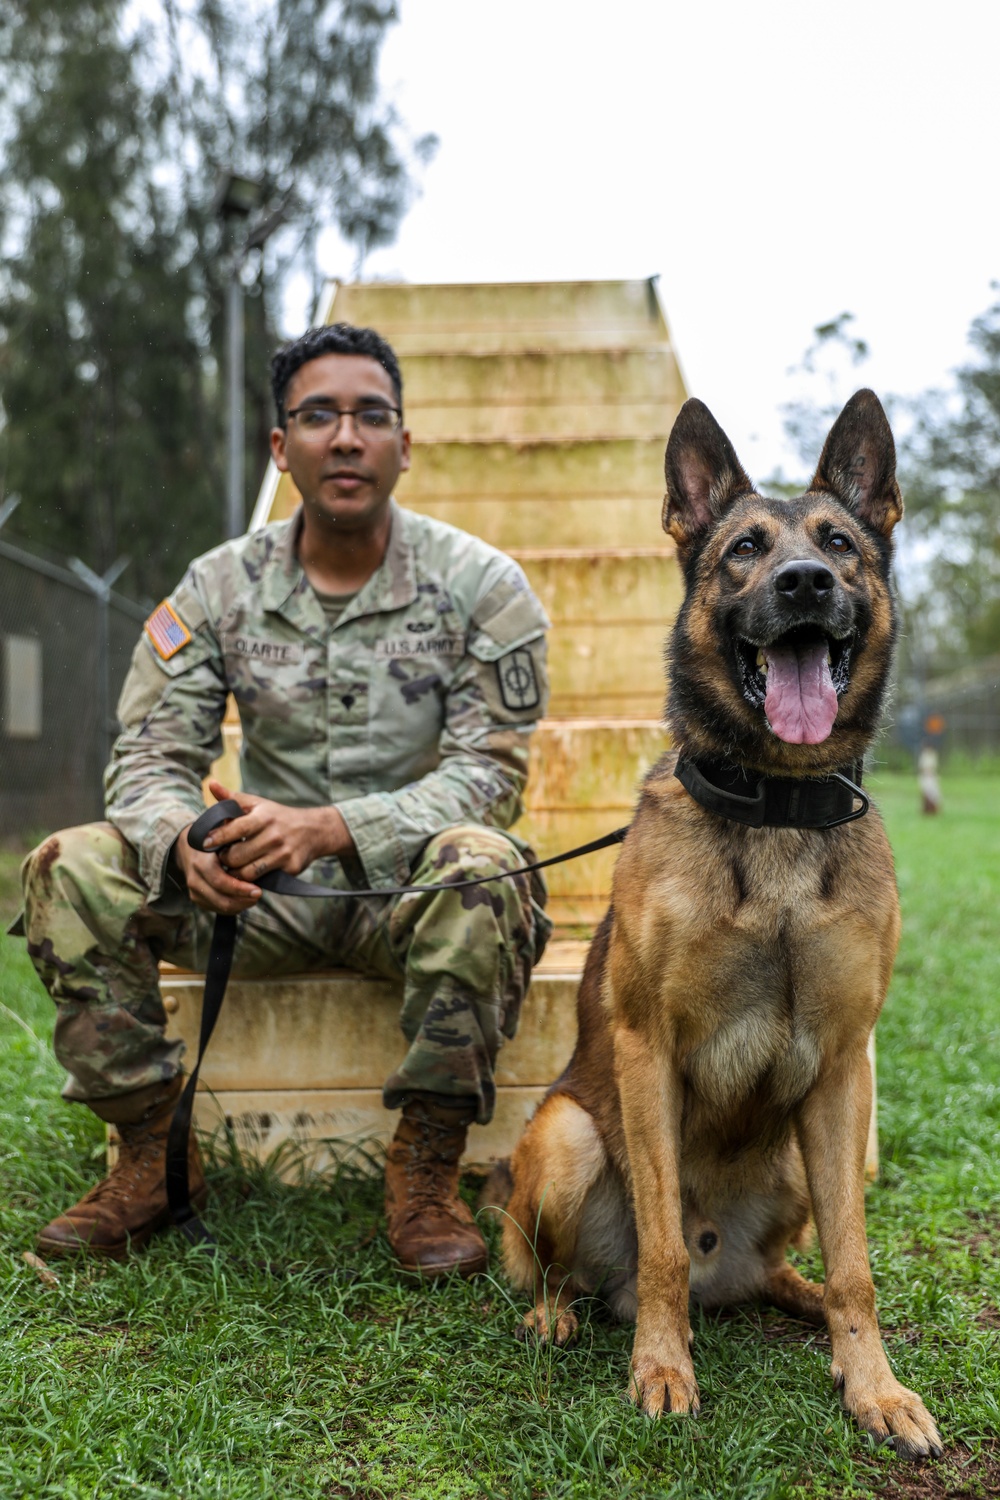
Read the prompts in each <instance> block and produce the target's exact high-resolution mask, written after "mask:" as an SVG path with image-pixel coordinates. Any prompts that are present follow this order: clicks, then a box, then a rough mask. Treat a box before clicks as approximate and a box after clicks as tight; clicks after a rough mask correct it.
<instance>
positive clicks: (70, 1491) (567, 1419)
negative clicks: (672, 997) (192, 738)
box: [0, 777, 1000, 1500]
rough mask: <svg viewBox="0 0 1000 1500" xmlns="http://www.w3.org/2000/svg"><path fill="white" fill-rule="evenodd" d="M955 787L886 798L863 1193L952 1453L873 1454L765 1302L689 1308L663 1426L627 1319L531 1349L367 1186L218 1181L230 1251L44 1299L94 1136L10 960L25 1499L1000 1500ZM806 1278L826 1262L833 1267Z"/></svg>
mask: <svg viewBox="0 0 1000 1500" xmlns="http://www.w3.org/2000/svg"><path fill="white" fill-rule="evenodd" d="M944 791H945V799H946V811H945V813H944V815H943V816H942V817H940V818H939V819H923V818H921V817H920V816H919V814H918V812H917V796H916V789H915V787H914V785H913V782H912V779H907V780H904V779H902V778H899V779H897V778H894V777H883V779H882V781H881V783H878V784H877V795H878V797H879V800H880V802H881V805H882V807H883V810H884V812H885V815H886V819H887V822H888V825H889V829H890V833H891V836H892V839H893V843H894V846H895V849H896V855H897V863H898V871H899V882H900V889H901V893H902V897H903V905H904V912H905V934H904V939H903V946H902V949H901V953H900V958H899V962H898V966H897V970H896V977H895V980H894V982H893V987H892V993H891V996H890V999H889V1003H888V1006H887V1008H886V1011H885V1014H884V1017H883V1019H882V1021H881V1022H880V1025H879V1030H878V1049H879V1054H878V1060H879V1090H880V1122H881V1149H882V1167H883V1170H882V1176H881V1179H880V1181H879V1183H878V1184H877V1185H876V1186H874V1187H872V1188H871V1189H870V1192H869V1200H868V1224H869V1237H870V1243H871V1250H872V1261H873V1268H874V1273H875V1281H876V1285H877V1288H878V1293H879V1304H880V1312H881V1317H882V1322H883V1328H884V1332H885V1339H886V1344H887V1347H888V1350H889V1354H890V1358H891V1360H892V1362H893V1364H894V1367H895V1369H896V1371H897V1374H898V1375H899V1376H900V1378H901V1379H902V1380H903V1382H904V1383H905V1384H907V1385H910V1386H912V1387H914V1388H915V1389H917V1390H918V1391H920V1393H921V1394H922V1395H923V1396H924V1398H925V1400H926V1401H927V1403H928V1405H929V1407H930V1408H931V1410H932V1412H933V1413H934V1414H935V1416H936V1417H937V1419H938V1421H939V1423H940V1426H941V1429H942V1433H943V1435H944V1439H945V1443H946V1447H947V1449H948V1455H947V1458H946V1460H945V1462H944V1463H942V1464H938V1465H933V1466H928V1467H925V1468H916V1469H915V1468H913V1467H912V1466H907V1465H905V1464H903V1463H901V1462H900V1461H899V1460H897V1459H896V1458H895V1456H894V1455H893V1454H892V1453H891V1452H889V1451H888V1450H886V1449H884V1448H883V1449H876V1448H874V1447H873V1446H872V1445H871V1443H870V1442H869V1440H868V1439H867V1438H866V1437H865V1436H864V1435H863V1434H861V1433H860V1432H859V1431H857V1430H856V1429H855V1428H854V1427H852V1426H851V1424H850V1423H849V1422H848V1421H847V1419H846V1418H845V1417H844V1416H843V1414H842V1413H841V1412H840V1410H839V1406H838V1403H837V1400H836V1397H835V1395H834V1393H833V1391H832V1389H831V1385H830V1380H829V1375H828V1369H827V1366H828V1362H829V1350H828V1345H827V1341H826V1338H825V1336H824V1335H822V1334H819V1333H817V1332H816V1331H814V1330H810V1329H807V1328H805V1327H802V1326H798V1325H796V1324H795V1323H794V1322H792V1321H791V1320H789V1319H784V1318H781V1317H779V1316H777V1315H776V1314H772V1313H768V1312H759V1311H757V1310H753V1309H749V1310H746V1311H741V1312H738V1313H735V1314H732V1315H727V1316H715V1315H711V1316H705V1315H701V1316H697V1315H696V1317H695V1320H694V1323H695V1332H696V1337H697V1349H696V1364H697V1370H698V1376H699V1381H700V1384H701V1393H702V1408H703V1416H702V1417H701V1418H700V1419H699V1420H698V1421H696V1422H695V1421H684V1420H679V1419H676V1418H670V1417H667V1418H666V1419H664V1420H663V1421H662V1422H660V1423H659V1424H653V1423H650V1422H648V1421H647V1420H646V1419H645V1418H643V1417H641V1416H639V1415H638V1414H637V1413H636V1412H634V1411H633V1410H632V1409H631V1408H630V1407H629V1406H627V1405H626V1404H625V1403H624V1402H623V1401H622V1399H621V1392H622V1390H623V1388H624V1386H625V1381H626V1374H627V1366H628V1352H629V1346H630V1342H631V1329H629V1328H616V1327H614V1326H613V1325H611V1324H609V1323H607V1322H604V1321H602V1320H601V1319H600V1318H599V1317H598V1316H597V1315H596V1313H595V1314H593V1315H591V1316H590V1318H589V1319H588V1321H586V1322H585V1325H584V1330H583V1332H584V1336H583V1339H582V1340H581V1344H580V1346H579V1347H578V1348H577V1349H576V1350H573V1351H570V1352H568V1353H562V1354H553V1353H550V1352H546V1351H538V1350H533V1349H529V1348H526V1347H524V1346H523V1345H520V1344H518V1343H517V1342H515V1340H514V1339H513V1337H512V1330H513V1327H514V1324H515V1322H516V1320H517V1315H518V1308H517V1307H516V1305H515V1304H514V1302H513V1301H512V1300H511V1297H510V1296H509V1294H508V1292H507V1290H506V1289H505V1287H504V1284H503V1281H502V1278H501V1277H500V1275H499V1273H497V1275H496V1277H495V1279H490V1280H486V1279H483V1280H480V1281H478V1282H474V1283H471V1284H463V1283H455V1284H453V1285H446V1286H443V1287H438V1288H436V1289H422V1288H420V1287H415V1286H411V1285H409V1284H407V1283H405V1282H403V1281H401V1280H400V1279H399V1278H398V1277H397V1275H396V1273H395V1271H394V1269H393V1265H392V1260H391V1256H390V1254H389V1251H388V1247H387V1245H386V1243H385V1240H384V1237H383V1234H382V1229H381V1220H380V1211H379V1207H380V1206H379V1192H378V1189H377V1186H376V1185H375V1184H373V1183H371V1182H366V1181H364V1180H359V1179H355V1178H352V1177H350V1176H349V1175H347V1174H345V1175H344V1176H342V1178H341V1179H340V1180H339V1181H338V1182H336V1183H334V1184H332V1185H331V1186H330V1187H328V1188H317V1187H313V1188H308V1187H296V1188H290V1187H285V1186H282V1185H281V1184H280V1183H278V1182H276V1180H275V1179H274V1176H273V1175H272V1174H269V1173H268V1172H267V1171H263V1170H260V1169H256V1168H254V1169H249V1168H240V1167H239V1166H237V1165H233V1164H228V1165H227V1164H226V1163H224V1162H220V1163H217V1164H216V1167H215V1169H214V1172H213V1174H212V1176H213V1182H214V1187H215V1196H214V1198H213V1200H212V1205H211V1211H210V1221H211V1224H212V1226H213V1228H214V1229H215V1231H216V1232H217V1233H218V1236H219V1238H220V1240H221V1242H222V1244H223V1246H224V1254H223V1255H222V1256H221V1257H220V1258H219V1259H217V1260H214V1261H212V1260H209V1259H207V1258H206V1257H205V1256H204V1255H202V1254H199V1253H194V1252H191V1251H185V1250H184V1249H183V1247H182V1244H181V1243H180V1242H179V1240H178V1239H177V1238H176V1237H175V1236H174V1235H168V1236H165V1237H162V1238H161V1239H160V1240H159V1241H157V1242H156V1243H155V1244H154V1245H153V1246H152V1247H151V1248H150V1250H149V1251H148V1252H147V1253H146V1254H144V1255H141V1256H137V1257H136V1258H135V1259H134V1260H133V1261H131V1262H129V1263H128V1264H126V1265H123V1266H117V1265H106V1266H96V1267H88V1266H85V1265H80V1266H78V1267H76V1268H70V1269H60V1270H59V1276H60V1280H59V1284H58V1286H56V1287H49V1286H46V1285H44V1284H43V1282H42V1281H41V1280H40V1279H39V1277H38V1276H37V1274H36V1273H35V1272H33V1271H32V1270H31V1269H30V1268H29V1267H28V1266H26V1265H25V1264H24V1262H23V1260H22V1252H23V1251H25V1250H27V1249H30V1248H31V1246H32V1242H33V1237H34V1233H35V1231H36V1229H37V1228H38V1226H39V1225H40V1224H42V1223H44V1222H45V1221H46V1220H47V1219H48V1218H49V1217H50V1216H51V1215H52V1214H54V1213H56V1212H57V1211H58V1210H59V1209H60V1208H61V1207H62V1206H63V1205H65V1204H66V1203H67V1202H69V1201H71V1200H72V1199H74V1198H75V1197H76V1196H77V1195H78V1193H79V1192H80V1191H82V1190H83V1189H84V1188H85V1187H86V1186H88V1185H89V1184H90V1183H91V1182H92V1180H93V1179H94V1177H95V1175H96V1174H97V1172H98V1171H99V1169H100V1166H101V1160H102V1153H103V1145H102V1137H101V1127H100V1126H99V1125H98V1123H97V1121H96V1120H94V1119H92V1118H91V1117H90V1116H89V1115H88V1113H87V1112H86V1111H85V1110H82V1109H79V1108H71V1107H69V1106H67V1105H64V1104H62V1103H60V1102H59V1100H58V1090H59V1087H60V1083H61V1075H60V1070H59V1069H58V1067H57V1066H56V1065H55V1063H54V1062H53V1061H52V1059H51V1056H50V1054H49V1051H48V1037H49V1032H50V1024H51V1017H50V1013H49V1002H48V1000H47V998H46V997H45V996H44V994H42V992H41V991H40V989H39V987H38V986H37V984H36V982H35V980H34V977H33V975H32V973H31V971H30V968H29V966H28V964H27V961H26V958H25V956H24V953H23V945H22V944H21V943H19V942H16V941H7V942H5V943H4V945H3V946H2V947H0V998H2V1001H3V1004H4V1006H5V1007H6V1009H5V1010H3V1011H0V1038H2V1052H0V1141H2V1146H0V1151H2V1164H0V1174H2V1177H0V1236H2V1240H0V1298H2V1306H3V1320H4V1338H3V1342H2V1346H0V1390H2V1392H3V1395H4V1398H5V1399H4V1406H3V1416H4V1422H3V1428H2V1437H0V1497H2V1500H7V1497H15V1496H31V1497H33V1500H34V1497H38V1500H47V1497H57V1496H58V1497H60V1500H61V1497H73V1500H76V1497H80V1500H83V1497H97V1496H99V1497H101V1500H118V1497H122V1500H124V1497H126V1496H128V1497H140V1500H177V1497H185V1500H196V1497H197V1500H200V1497H215V1496H218V1497H226V1500H264V1497H272V1496H273V1497H282V1500H286V1497H290V1500H306V1497H333V1496H357V1497H360V1500H369V1497H375V1496H391V1497H397V1496H400V1497H407V1500H411V1497H412V1500H416V1497H421V1500H423V1497H432V1496H434V1497H448V1500H451V1497H477V1500H478V1497H487V1496H503V1497H510V1500H514V1497H517V1500H542V1497H544V1500H549V1497H558V1500H561V1497H588V1500H590V1497H605V1496H607V1497H614V1500H626V1497H633V1500H639V1497H642V1500H658V1497H664V1500H665V1497H668V1496H669V1497H685V1500H695V1497H699V1500H701V1497H704V1500H709V1497H712V1500H716V1497H727V1500H728V1497H733V1500H769V1497H774V1500H778V1497H794V1496H830V1497H841V1496H858V1497H860V1496H873V1495H880V1496H881V1495H892V1494H905V1495H911V1496H914V1497H916V1496H935V1495H949V1494H950V1495H956V1496H957V1495H964V1496H976V1495H982V1496H990V1495H995V1494H997V1493H998V1492H1000V1446H998V1434H1000V1409H998V1401H1000V1333H998V1326H1000V1256H998V1248H1000V1149H998V1148H1000V950H998V944H997V908H998V900H1000V779H998V778H980V779H974V778H972V777H965V778H951V779H946V780H945V784H944ZM4 858H5V864H6V872H7V874H9V870H10V866H11V865H12V864H13V858H12V857H11V856H7V857H2V856H0V898H2V881H3V876H4V869H5V865H4ZM0 941H2V940H0ZM490 1233H491V1234H492V1233H494V1231H493V1230H492V1228H491V1230H490ZM262 1263H271V1264H276V1265H277V1266H279V1267H281V1268H283V1269H282V1271H281V1273H280V1274H271V1273H268V1272H267V1271H265V1270H263V1269H260V1265H261V1264H262ZM494 1263H496V1262H495V1258H494ZM802 1263H803V1265H804V1267H805V1268H806V1269H807V1271H811V1272H812V1273H813V1274H819V1264H818V1261H817V1259H816V1257H815V1255H809V1256H807V1257H805V1258H804V1260H803V1262H802Z"/></svg>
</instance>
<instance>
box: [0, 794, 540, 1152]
mask: <svg viewBox="0 0 1000 1500" xmlns="http://www.w3.org/2000/svg"><path fill="white" fill-rule="evenodd" d="M529 859H530V854H529ZM524 860H525V856H524V853H523V846H521V847H519V846H518V844H516V843H515V842H514V841H513V840H512V839H510V838H508V837H506V836H505V835H504V834H503V833H500V832H498V831H497V830H496V829H492V828H482V827H479V826H476V825H471V824H470V825H467V826H463V827H460V828H450V829H447V830H445V832H443V833H440V834H438V835H436V836H435V837H434V838H432V839H431V840H430V841H429V843H428V844H426V845H425V847H424V850H423V853H422V855H421V858H420V859H419V861H418V862H417V864H416V867H415V868H414V870H413V873H412V883H413V884H414V885H430V884H435V885H436V884H442V883H445V882H447V881H449V880H451V881H455V880H459V879H463V878H467V877H470V876H475V875H490V874H493V873H494V872H498V871H501V870H511V869H514V868H516V867H517V866H518V865H520V864H522V863H523V862H524ZM310 877H311V878H315V879H316V880H317V881H318V882H319V883H320V884H323V885H331V884H339V885H341V886H343V885H344V877H343V873H342V871H341V869H340V866H339V864H338V863H337V862H336V861H326V860H321V861H319V862H317V864H316V865H314V866H313V867H312V870H311V872H310ZM22 879H23V882H24V900H25V935H26V937H27V939H28V952H29V954H30V955H31V958H32V960H33V962H34V965H35V968H36V970H37V971H38V974H39V976H40V978H41V980H42V983H43V984H44V985H45V987H46V989H47V990H48V992H49V994H50V995H51V996H52V998H53V1000H54V1001H55V1003H56V1007H57V1011H58V1015H57V1019H56V1028H55V1051H56V1056H57V1057H58V1059H59V1061H60V1063H61V1064H62V1066H63V1067H64V1068H65V1069H66V1071H67V1072H68V1074H69V1080H68V1082H67V1084H66V1087H65V1088H64V1090H63V1094H64V1097H66V1098H68V1099H77V1100H80V1101H82V1102H87V1101H88V1100H98V1099H107V1098H111V1097H114V1096H116V1095H121V1094H126V1093H131V1092H132V1091H133V1090H135V1089H140V1088H144V1087H145V1086H147V1085H149V1084H153V1083H157V1082H161V1081H163V1080H165V1079H168V1078H171V1077H173V1075H174V1074H175V1073H177V1072H179V1071H181V1057H182V1055H183V1053H184V1043H183V1042H181V1041H177V1040H168V1039H167V1037H166V1036H165V1026H166V1015H165V1013H164V1009H163V1003H162V1000H161V997H160V988H159V982H158V963H159V960H160V959H161V958H162V959H169V960H170V962H172V963H175V964H178V965H179V966H180V967H182V968H188V969H195V970H200V969H203V968H204V965H205V961H206V958H207V956H208V947H209V942H210V939H211V935H212V925H213V920H214V919H213V917H212V914H211V913H210V912H204V911H201V910H199V909H198V908H197V907H195V906H194V905H193V904H192V903H191V902H190V901H189V900H188V898H187V893H186V891H182V890H181V889H180V888H179V887H177V886H176V885H175V886H174V887H173V888H172V889H171V888H170V887H168V892H169V893H168V894H166V895H164V896H162V897H160V898H159V899H158V900H157V901H155V902H149V901H148V899H147V896H148V892H147V891H146V889H145V888H144V886H143V884H142V882H141V880H140V878H139V873H138V860H137V857H136V854H135V851H134V850H133V849H132V847H131V846H130V845H129V844H127V843H126V842H125V840H124V839H123V838H122V836H121V834H120V833H118V831H117V830H116V829H115V828H114V827H112V825H111V824H110V823H91V824H86V825H84V826H83V827H80V828H69V829H66V830H65V831H64V832H62V833H57V834H53V835H52V837H51V838H49V839H46V841H45V843H43V844H42V845H40V847H39V848H37V849H36V850H34V852H33V853H31V854H29V855H28V857H27V859H26V860H25V862H24V866H23V868H22ZM544 901H545V887H544V885H543V883H542V882H541V880H539V878H538V876H537V875H535V876H532V877H528V876H515V877H514V878H513V879H510V880H501V881H497V882H495V883H491V884H490V885H483V886H474V887H472V888H470V889H467V890H443V891H436V892H426V893H421V894H413V895H406V896H396V897H386V898H384V899H378V898H364V899H362V898H354V899H352V898H351V897H350V896H347V897H342V898H326V899H323V898H317V899H313V898H311V897H301V896H300V897H295V896H279V895H275V894H273V893H271V892H268V891H265V892H264V893H263V896H262V898H261V900H260V902H259V903H258V904H257V906H255V907H253V908H252V909H251V910H249V911H247V912H245V913H244V914H243V915H242V916H241V918H240V921H239V932H238V937H237V943H236V952H235V956H234V961H233V969H232V972H233V976H234V977H237V978H246V979H249V978H268V977H277V976H279V975H288V974H292V973H302V972H305V971H308V970H317V969H324V968H327V969H328V968H332V967H339V966H345V967H348V968H351V969H356V970H359V971H360V972H362V973H364V974H369V975H374V976H377V977H379V978H383V979H396V980H401V981H402V985H403V1008H402V1013H401V1016H400V1022H401V1026H402V1031H403V1036H404V1037H405V1040H406V1042H407V1044H408V1051H407V1052H406V1055H405V1056H404V1057H403V1058H402V1060H401V1062H400V1063H399V1066H398V1067H397V1068H396V1069H395V1071H394V1072H393V1073H392V1074H391V1075H390V1077H389V1078H388V1080H387V1081H386V1083H385V1088H384V1094H383V1097H384V1101H385V1104H386V1107H387V1108H389V1109H393V1108H397V1107H398V1106H399V1105H401V1104H402V1103H403V1101H404V1099H405V1097H406V1096H407V1094H409V1093H410V1092H411V1091H413V1090H415V1089H420V1090H428V1091H430V1092H432V1093H436V1094H445V1095H451V1096H453V1097H456V1098H463V1099H466V1100H470V1101H471V1100H474V1101H475V1105H476V1117H477V1119H478V1120H479V1122H480V1124H486V1122H487V1121H488V1120H489V1119H490V1118H491V1116H492V1114H493V1105H494V1100H495V1096H496V1087H495V1084H494V1081H493V1066H494V1062H495V1060H496V1056H497V1053H498V1051H499V1049H500V1047H501V1045H502V1043H503V1040H504V1038H510V1037H513V1035H514V1033H515V1031H516V1029H517V1023H518V1018H519V1014H520V1010H521V1004H522V1001H523V1000H524V995H525V991H526V990H527V987H528V981H529V979H530V977H531V969H532V965H533V964H534V963H536V962H537V960H538V959H539V958H540V957H541V954H542V951H543V949H544V947H545V942H546V939H547V938H548V935H549V932H550V931H551V923H550V922H549V920H548V918H547V917H546V915H545V913H544V911H543V910H542V906H543V904H544ZM401 1050H402V1049H401Z"/></svg>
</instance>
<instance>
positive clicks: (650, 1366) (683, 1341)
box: [615, 1026, 699, 1417]
mask: <svg viewBox="0 0 1000 1500" xmlns="http://www.w3.org/2000/svg"><path fill="white" fill-rule="evenodd" d="M615 1066H616V1071H617V1075H618V1087H619V1091H620V1096H621V1104H622V1115H623V1120H624V1126H625V1143H626V1148H627V1151H628V1159H629V1168H630V1172H631V1177H632V1193H633V1198H634V1203H635V1218H636V1229H637V1232H638V1238H639V1269H638V1286H637V1299H638V1313H637V1316H636V1327H635V1342H634V1344H633V1346H632V1380H631V1384H630V1388H629V1394H630V1396H631V1397H632V1400H633V1401H634V1402H635V1403H636V1405H639V1406H641V1407H642V1409H643V1411H644V1412H646V1414H647V1415H648V1416H651V1417H658V1416H659V1415H660V1413H661V1412H663V1411H674V1412H692V1413H694V1414H695V1415H697V1413H698V1406H699V1403H698V1384H697V1382H696V1380H695V1378H694V1365H693V1363H692V1360H691V1324H690V1321H689V1319H688V1273H689V1270H690V1262H689V1259H688V1253H687V1249H686V1247H685V1245H684V1236H683V1234H682V1232H681V1192H680V1145H681V1107H682V1103H683V1087H682V1083H681V1079H680V1078H679V1076H677V1075H676V1070H675V1069H674V1066H673V1063H672V1061H671V1060H669V1059H665V1058H663V1057H662V1056H660V1055H658V1053H657V1049H656V1048H655V1047H652V1046H651V1045H650V1041H649V1038H648V1037H645V1036H643V1035H641V1034H640V1033H639V1032H636V1031H632V1030H630V1029H627V1028H625V1027H621V1026H620V1027H619V1028H618V1029H617V1030H616V1033H615Z"/></svg>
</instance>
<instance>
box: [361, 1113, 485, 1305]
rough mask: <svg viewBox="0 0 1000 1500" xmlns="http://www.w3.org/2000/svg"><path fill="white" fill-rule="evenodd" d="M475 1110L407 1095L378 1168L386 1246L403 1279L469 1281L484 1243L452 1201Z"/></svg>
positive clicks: (481, 1265)
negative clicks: (406, 1273)
mask: <svg viewBox="0 0 1000 1500" xmlns="http://www.w3.org/2000/svg"><path fill="white" fill-rule="evenodd" d="M475 1118H476V1110H475V1105H473V1104H471V1103H470V1104H463V1103H461V1102H459V1101H457V1100H452V1099H448V1098H446V1097H444V1096H443V1095H440V1094H413V1095H411V1097H410V1098H409V1099H408V1100H407V1102H406V1103H405V1104H404V1105H403V1114H402V1118H401V1119H400V1122H399V1125H398V1126H397V1129H396V1134H395V1135H394V1136H393V1138H392V1141H391V1142H390V1145H389V1150H388V1153H387V1155H386V1163H385V1216H386V1219H387V1221H388V1232H389V1244H390V1245H391V1246H392V1248H393V1250H394V1251H395V1252H396V1258H397V1260H398V1261H399V1264H400V1265H401V1266H402V1268H403V1270H404V1271H410V1272H413V1273H415V1274H417V1275H418V1276H428V1277H434V1276H447V1275H449V1274H450V1273H451V1272H453V1271H457V1272H458V1274H459V1276H477V1275H478V1274H479V1272H480V1271H485V1270H486V1267H487V1264H488V1259H489V1257H488V1254H487V1250H486V1241H485V1240H484V1239H483V1237H482V1235H481V1234H480V1232H479V1230H478V1229H477V1227H476V1224H475V1221H474V1219H473V1217H472V1213H471V1211H470V1209H469V1208H468V1207H467V1206H466V1204H465V1203H463V1202H462V1199H461V1198H460V1197H459V1196H458V1163H459V1159H460V1157H461V1155H462V1152H463V1151H464V1150H465V1133H466V1130H467V1129H468V1127H469V1126H470V1125H471V1124H472V1122H473V1121H474V1120H475Z"/></svg>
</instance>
